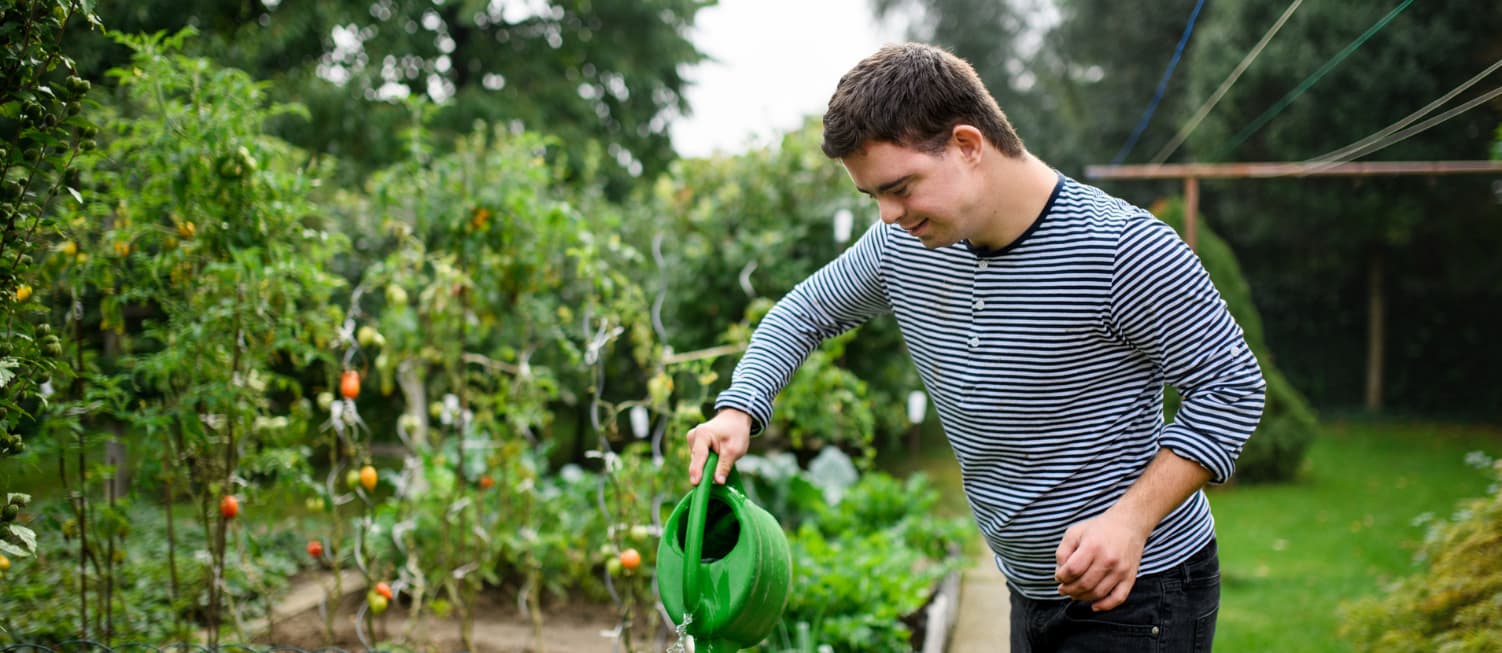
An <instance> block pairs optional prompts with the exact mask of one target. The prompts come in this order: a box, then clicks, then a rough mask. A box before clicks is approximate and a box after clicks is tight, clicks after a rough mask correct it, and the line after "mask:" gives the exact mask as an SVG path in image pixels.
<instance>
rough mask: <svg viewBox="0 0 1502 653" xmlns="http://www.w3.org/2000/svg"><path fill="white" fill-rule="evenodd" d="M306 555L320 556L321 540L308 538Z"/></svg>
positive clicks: (321, 552)
mask: <svg viewBox="0 0 1502 653" xmlns="http://www.w3.org/2000/svg"><path fill="white" fill-rule="evenodd" d="M308 555H310V556H313V557H314V558H322V557H323V542H319V541H318V540H308Z"/></svg>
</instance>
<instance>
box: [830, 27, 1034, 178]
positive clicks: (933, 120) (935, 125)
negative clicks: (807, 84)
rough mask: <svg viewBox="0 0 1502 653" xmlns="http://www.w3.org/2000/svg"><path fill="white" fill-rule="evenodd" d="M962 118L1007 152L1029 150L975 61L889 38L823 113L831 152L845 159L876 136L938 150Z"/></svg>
mask: <svg viewBox="0 0 1502 653" xmlns="http://www.w3.org/2000/svg"><path fill="white" fill-rule="evenodd" d="M962 123H963V124H967V125H973V126H974V127H975V128H976V129H979V130H980V132H981V134H982V135H984V136H985V137H986V139H987V140H989V141H991V144H992V145H995V146H996V147H997V149H999V150H1001V151H1002V152H1003V153H1004V154H1006V155H1007V156H1021V155H1022V152H1023V148H1022V139H1021V138H1019V137H1018V136H1017V132H1016V131H1015V130H1013V129H1012V125H1011V123H1009V122H1007V116H1006V114H1004V113H1002V111H1001V107H1000V106H998V105H997V104H996V99H995V98H993V97H991V93H990V91H987V90H986V86H985V84H983V83H982V82H981V81H980V76H979V75H977V74H976V73H975V69H974V68H972V67H971V66H970V64H969V63H968V62H966V61H965V60H964V59H961V58H959V57H957V56H955V55H953V54H951V53H950V52H948V51H946V50H943V49H941V48H938V47H935V46H932V45H925V44H922V43H903V44H900V45H888V46H885V47H883V48H882V49H880V50H877V51H876V53H875V54H873V55H871V56H869V57H866V58H865V59H863V60H861V62H860V63H858V64H856V65H855V67H854V68H852V69H850V72H847V73H845V75H844V76H843V77H841V78H840V83H839V85H838V86H836V87H835V91H834V95H833V96H831V97H830V98H829V109H828V110H827V111H826V112H825V113H824V144H823V149H824V154H825V155H827V156H829V157H830V158H832V159H843V158H845V157H847V156H850V155H851V154H854V153H856V152H858V151H860V150H861V148H863V147H865V145H866V143H867V142H872V141H875V142H889V143H896V144H899V145H904V146H908V147H915V148H918V149H920V150H924V151H926V152H930V153H932V152H938V151H940V150H942V149H944V146H945V144H946V143H948V142H949V135H950V133H951V132H952V131H953V130H954V126H955V125H958V124H962Z"/></svg>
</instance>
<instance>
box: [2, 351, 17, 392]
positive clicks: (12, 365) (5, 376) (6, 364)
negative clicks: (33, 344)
mask: <svg viewBox="0 0 1502 653" xmlns="http://www.w3.org/2000/svg"><path fill="white" fill-rule="evenodd" d="M20 366H21V361H18V360H16V359H14V358H0V388H3V387H5V384H7V383H10V380H11V379H14V378H16V373H15V372H12V371H11V370H13V369H16V368H18V367H20Z"/></svg>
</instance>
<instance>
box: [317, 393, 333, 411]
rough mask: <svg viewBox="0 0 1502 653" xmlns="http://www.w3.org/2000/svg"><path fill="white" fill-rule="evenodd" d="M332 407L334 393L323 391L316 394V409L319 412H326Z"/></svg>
mask: <svg viewBox="0 0 1502 653" xmlns="http://www.w3.org/2000/svg"><path fill="white" fill-rule="evenodd" d="M333 405H334V393H332V392H328V391H324V392H320V393H318V409H319V410H323V411H327V410H328V409H329V407H330V406H333Z"/></svg>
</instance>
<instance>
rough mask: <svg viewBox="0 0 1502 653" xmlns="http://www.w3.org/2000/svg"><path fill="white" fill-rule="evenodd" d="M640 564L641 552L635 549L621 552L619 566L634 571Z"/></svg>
mask: <svg viewBox="0 0 1502 653" xmlns="http://www.w3.org/2000/svg"><path fill="white" fill-rule="evenodd" d="M640 566H641V553H639V552H637V550H636V549H626V550H625V551H622V552H621V567H623V568H625V570H626V571H635V570H636V568H637V567H640Z"/></svg>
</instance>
